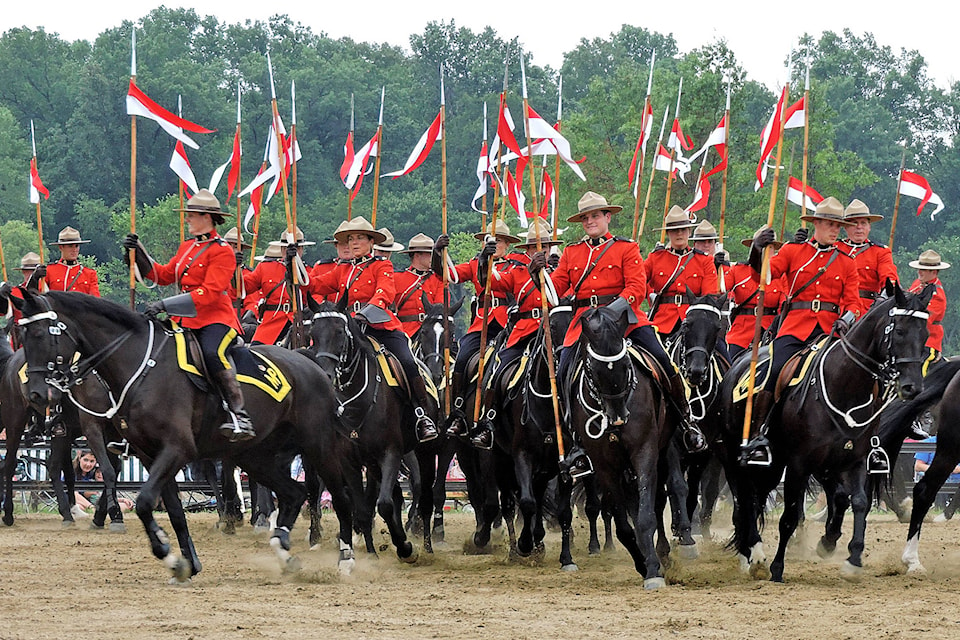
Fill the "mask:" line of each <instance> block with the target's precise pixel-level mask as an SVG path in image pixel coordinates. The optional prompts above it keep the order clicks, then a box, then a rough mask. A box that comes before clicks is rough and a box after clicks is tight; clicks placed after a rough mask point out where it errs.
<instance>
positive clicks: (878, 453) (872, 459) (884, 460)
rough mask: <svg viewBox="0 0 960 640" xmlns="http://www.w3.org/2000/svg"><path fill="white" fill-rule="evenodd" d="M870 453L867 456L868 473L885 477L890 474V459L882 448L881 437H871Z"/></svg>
mask: <svg viewBox="0 0 960 640" xmlns="http://www.w3.org/2000/svg"><path fill="white" fill-rule="evenodd" d="M870 447H871V449H870V453H869V454H867V473H869V474H870V475H880V476H885V475H888V474H889V473H890V457H889V456H888V455H887V452H886V451H884V450H883V448H881V447H880V438H879V436H871V437H870Z"/></svg>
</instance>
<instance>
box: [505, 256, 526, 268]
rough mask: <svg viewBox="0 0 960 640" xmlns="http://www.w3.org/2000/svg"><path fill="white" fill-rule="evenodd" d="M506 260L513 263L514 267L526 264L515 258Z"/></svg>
mask: <svg viewBox="0 0 960 640" xmlns="http://www.w3.org/2000/svg"><path fill="white" fill-rule="evenodd" d="M507 262H508V263H510V264H511V265H513V266H514V267H526V266H527V265H526V264H525V263H524V262H521V261H520V260H517V259H516V258H507Z"/></svg>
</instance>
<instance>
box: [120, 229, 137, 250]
mask: <svg viewBox="0 0 960 640" xmlns="http://www.w3.org/2000/svg"><path fill="white" fill-rule="evenodd" d="M121 244H123V248H124V249H127V250H128V251H129V250H130V249H136V248H137V246H138V245H139V244H140V236H138V235H137V234H135V233H128V234H127V235H126V237H125V238H124V239H123V240H122V241H121Z"/></svg>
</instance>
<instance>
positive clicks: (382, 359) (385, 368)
mask: <svg viewBox="0 0 960 640" xmlns="http://www.w3.org/2000/svg"><path fill="white" fill-rule="evenodd" d="M366 338H367V340H369V341H370V345H371V346H372V347H373V351H374V354H375V355H376V358H377V367H378V368H379V370H380V375H381V376H382V377H383V381H384V382H386V383H387V386H389V387H396V388H399V389H401V390H402V391H403V392H404V393H406V394H407V397H413V396H412V395H411V393H410V381H409V380H408V379H407V374H406V373H405V372H404V370H403V367H401V366H400V361H399V360H397V357H396V356H395V355H393V354H392V353H390V352H389V351H387V349H386V348H385V347H384V346H383V345H382V344H380V343H379V342H378V341H377V340H376V339H375V338H373V337H372V336H366ZM417 366H418V367H419V368H420V376H421V377H422V378H423V384H424V386H425V387H426V388H427V393H429V394H430V396H431V397H432V398H433V399H434V400H436V401H437V406H439V404H440V393H439V391H437V387H436V385H434V384H433V379H432V377H431V376H430V371H429V370H428V369H427V368H426V366H425V365H424V364H423V363H422V362H420V361H419V360H417Z"/></svg>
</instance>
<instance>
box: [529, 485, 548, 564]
mask: <svg viewBox="0 0 960 640" xmlns="http://www.w3.org/2000/svg"><path fill="white" fill-rule="evenodd" d="M549 481H550V480H549V478H547V477H546V476H545V475H544V474H542V473H538V474H536V475H535V476H534V478H533V495H534V500H536V509H535V511H534V521H533V522H534V525H533V541H534V548H535V549H542V548H543V539H544V538H545V537H546V535H547V530H546V528H544V525H543V497H544V495H545V494H546V492H547V484H548V483H549Z"/></svg>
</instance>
